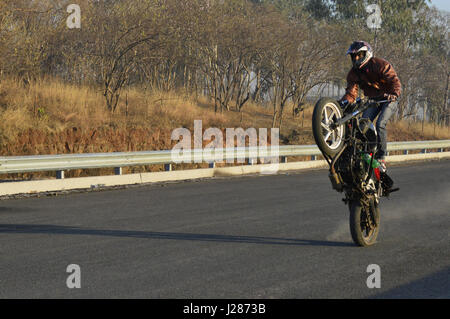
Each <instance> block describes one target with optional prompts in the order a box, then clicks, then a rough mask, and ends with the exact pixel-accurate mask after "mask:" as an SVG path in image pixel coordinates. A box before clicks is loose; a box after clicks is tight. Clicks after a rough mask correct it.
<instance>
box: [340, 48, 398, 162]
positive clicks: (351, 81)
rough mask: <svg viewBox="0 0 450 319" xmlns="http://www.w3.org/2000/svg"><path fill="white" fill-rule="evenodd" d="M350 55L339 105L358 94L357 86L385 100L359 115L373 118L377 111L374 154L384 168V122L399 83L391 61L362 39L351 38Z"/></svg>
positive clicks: (395, 97)
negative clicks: (378, 54)
mask: <svg viewBox="0 0 450 319" xmlns="http://www.w3.org/2000/svg"><path fill="white" fill-rule="evenodd" d="M347 54H350V57H351V59H352V64H353V67H352V69H351V70H350V72H349V73H348V75H347V88H346V93H345V95H344V96H343V97H342V99H341V100H340V101H339V102H340V103H341V105H342V106H344V105H346V104H347V103H353V102H354V101H355V99H356V98H357V96H358V87H359V88H361V89H362V90H363V92H364V95H365V96H367V97H369V98H373V99H378V100H389V102H386V103H383V104H381V105H380V106H379V107H371V108H369V109H367V110H366V111H365V112H364V114H363V117H365V118H369V119H370V120H371V121H373V120H374V119H375V118H376V117H377V116H378V115H379V118H378V121H377V124H376V128H377V132H378V151H377V153H376V155H375V158H376V159H377V160H378V161H379V162H380V164H381V165H382V166H383V168H384V169H386V162H385V157H386V153H387V151H386V149H387V132H386V124H387V122H388V120H389V118H390V117H391V116H392V114H394V112H395V111H396V108H397V102H396V101H397V99H398V97H399V96H400V94H401V91H402V86H401V83H400V80H399V78H398V76H397V73H396V72H395V70H394V68H393V67H392V65H391V64H390V63H389V62H388V61H386V60H384V59H382V58H378V57H374V56H373V51H372V47H371V46H370V45H369V44H368V43H367V42H364V41H355V42H353V43H352V45H351V46H350V48H349V49H348V51H347Z"/></svg>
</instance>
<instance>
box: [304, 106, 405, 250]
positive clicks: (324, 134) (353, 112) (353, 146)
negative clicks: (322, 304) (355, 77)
mask: <svg viewBox="0 0 450 319" xmlns="http://www.w3.org/2000/svg"><path fill="white" fill-rule="evenodd" d="M384 102H388V101H386V100H379V99H360V98H358V99H357V100H356V101H355V102H354V103H345V104H343V105H342V106H341V104H340V103H338V102H337V101H335V100H333V99H329V98H322V99H320V100H319V101H318V102H317V103H316V105H315V107H314V112H313V118H312V130H313V135H314V139H315V141H316V144H317V146H318V147H319V149H320V151H321V152H322V155H323V157H324V158H325V160H326V161H327V163H328V164H329V166H330V169H329V178H330V181H331V185H332V187H333V189H334V190H336V191H338V192H340V193H343V194H344V196H345V197H344V198H343V202H344V203H345V204H346V205H348V207H349V210H350V232H351V236H352V239H353V241H354V242H355V244H357V245H358V246H363V247H366V246H371V245H373V244H375V242H376V239H377V236H378V233H379V230H380V208H379V203H380V199H381V198H382V197H389V195H390V194H391V193H393V192H395V191H398V190H399V188H395V189H394V188H393V185H394V182H393V180H392V179H391V178H390V177H389V176H388V174H387V173H386V171H385V170H384V169H383V167H382V166H381V165H380V163H379V162H378V161H377V160H376V159H375V158H374V157H375V153H376V151H377V144H378V141H377V139H378V137H377V131H376V129H375V126H374V125H373V123H372V121H370V119H368V118H363V117H362V114H363V112H364V111H365V110H366V109H368V108H369V107H373V106H379V105H380V104H382V103H384Z"/></svg>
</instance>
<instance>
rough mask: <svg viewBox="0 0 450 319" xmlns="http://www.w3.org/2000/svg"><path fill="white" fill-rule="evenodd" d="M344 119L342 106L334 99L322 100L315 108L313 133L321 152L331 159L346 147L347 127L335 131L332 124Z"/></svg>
mask: <svg viewBox="0 0 450 319" xmlns="http://www.w3.org/2000/svg"><path fill="white" fill-rule="evenodd" d="M340 118H342V110H341V107H340V105H339V104H338V103H337V102H336V101H335V100H333V99H329V98H322V99H320V100H319V101H318V102H317V103H316V106H315V107H314V113H313V117H312V131H313V135H314V140H315V141H316V144H317V146H318V147H319V149H320V151H321V152H322V153H323V154H324V155H327V156H329V157H333V156H334V155H336V154H337V153H338V152H339V151H340V150H341V149H342V147H343V146H344V137H345V126H344V125H340V126H338V127H337V128H335V129H334V130H333V129H331V128H330V124H331V123H334V122H336V121H337V120H338V119H340Z"/></svg>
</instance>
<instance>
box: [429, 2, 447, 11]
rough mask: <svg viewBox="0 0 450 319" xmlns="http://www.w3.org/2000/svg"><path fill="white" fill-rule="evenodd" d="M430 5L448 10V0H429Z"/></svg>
mask: <svg viewBox="0 0 450 319" xmlns="http://www.w3.org/2000/svg"><path fill="white" fill-rule="evenodd" d="M431 5H433V6H435V7H437V8H438V9H440V10H446V11H448V12H450V0H431Z"/></svg>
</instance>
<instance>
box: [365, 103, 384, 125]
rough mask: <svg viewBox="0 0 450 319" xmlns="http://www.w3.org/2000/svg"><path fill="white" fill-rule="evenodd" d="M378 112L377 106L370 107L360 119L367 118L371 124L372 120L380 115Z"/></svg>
mask: <svg viewBox="0 0 450 319" xmlns="http://www.w3.org/2000/svg"><path fill="white" fill-rule="evenodd" d="M380 111H381V108H379V107H377V106H372V107H369V108H368V109H367V110H365V111H364V113H363V115H362V117H364V118H368V119H370V120H371V121H372V122H373V120H375V118H376V117H377V115H378V114H379V113H380Z"/></svg>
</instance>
